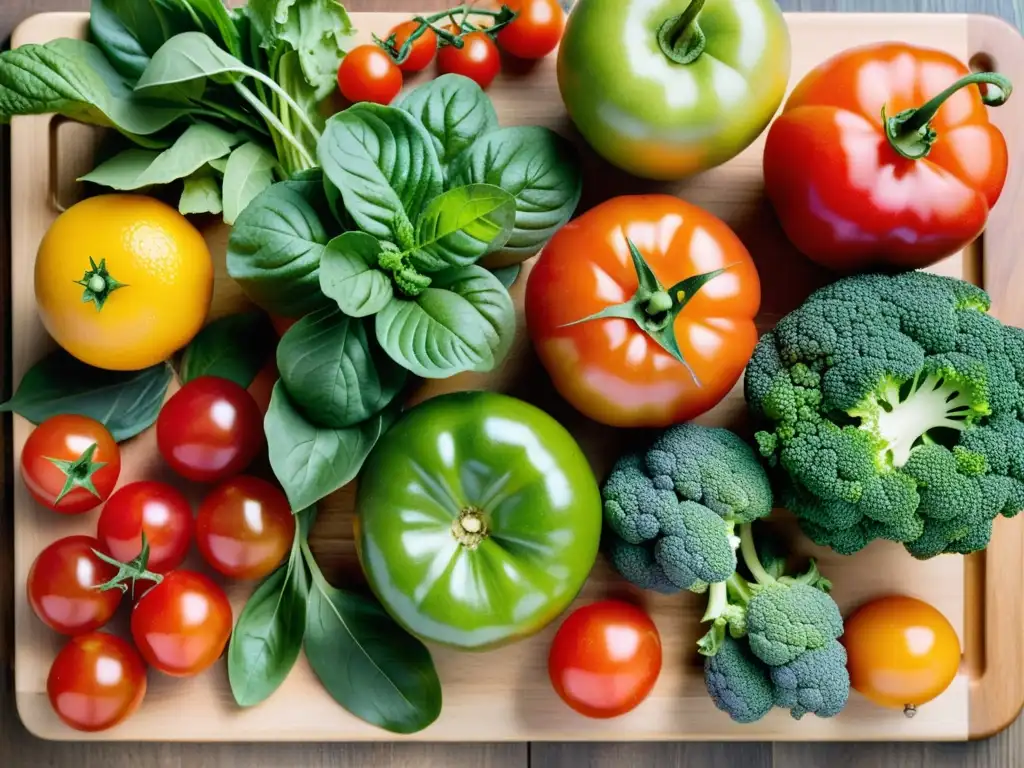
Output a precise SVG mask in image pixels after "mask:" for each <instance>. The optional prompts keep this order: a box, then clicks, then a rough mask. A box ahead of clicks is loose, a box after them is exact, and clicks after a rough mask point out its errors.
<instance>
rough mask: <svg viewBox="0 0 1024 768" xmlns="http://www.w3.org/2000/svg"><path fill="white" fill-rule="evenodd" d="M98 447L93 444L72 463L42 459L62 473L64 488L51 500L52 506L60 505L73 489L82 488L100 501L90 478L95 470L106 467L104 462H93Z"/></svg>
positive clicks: (63, 460) (47, 458) (65, 460)
mask: <svg viewBox="0 0 1024 768" xmlns="http://www.w3.org/2000/svg"><path fill="white" fill-rule="evenodd" d="M98 447H99V444H98V443H93V444H92V445H90V446H89V447H88V448H86V449H85V450H84V451H82V455H81V456H79V457H78V458H77V459H75V460H74V461H68V460H67V459H53V458H50V457H49V456H46V457H44V458H45V459H46V460H47V461H48V462H50V463H51V464H53V465H54V466H55V467H57V469H59V470H60V471H61V472H63V473H64V477H65V480H64V487H63V488H61V489H60V493H58V494H57V497H56V498H55V499H54V500H53V503H54V504H60V502H61V500H62V499H63V498H64V497H65V496H67V495H68V494H69V493H71V491H72V490H74V489H75V488H84V489H85V490H87V491H88V492H89V493H91V494H92V495H93V496H95V497H96V498H97V499H101V498H102V496H100V492H99V491H98V490H96V486H95V485H94V484H93V481H92V476H93V475H94V474H95V473H96V470H98V469H102V468H103V467H105V466H107V462H105V461H93V460H92V457H93V455H94V454H95V453H96V449H97V448H98Z"/></svg>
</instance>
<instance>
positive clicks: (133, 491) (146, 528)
mask: <svg viewBox="0 0 1024 768" xmlns="http://www.w3.org/2000/svg"><path fill="white" fill-rule="evenodd" d="M192 529H193V520H192V507H191V506H189V503H188V499H186V498H185V495H184V494H183V493H182V492H181V491H179V490H178V489H177V488H175V487H174V486H172V485H168V484H167V483H158V482H155V481H152V480H144V481H141V482H137V483H130V484H128V485H126V486H124V487H123V488H120V489H119V490H118V491H117V493H115V494H114V495H113V496H111V497H110V499H109V500H108V501H107V503H106V505H105V506H104V507H103V511H102V512H101V513H100V519H99V523H98V524H97V531H96V536H97V538H99V540H100V542H101V543H102V544H103V548H104V549H105V550H106V551H107V552H109V553H110V555H111V557H113V558H114V559H115V560H121V561H122V562H128V561H129V560H133V559H134V558H136V557H138V555H139V553H140V552H141V551H142V534H143V532H145V534H146V543H148V544H149V560H148V565H147V567H148V568H149V570H151V571H154V572H155V573H166V572H167V571H173V570H174V569H175V568H177V567H178V566H179V565H181V563H182V562H183V561H184V560H185V556H186V555H187V554H188V546H189V544H190V543H191V541H192Z"/></svg>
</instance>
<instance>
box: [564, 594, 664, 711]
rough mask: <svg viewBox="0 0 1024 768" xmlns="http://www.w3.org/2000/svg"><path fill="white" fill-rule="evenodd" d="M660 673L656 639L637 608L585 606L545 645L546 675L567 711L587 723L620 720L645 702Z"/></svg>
mask: <svg viewBox="0 0 1024 768" xmlns="http://www.w3.org/2000/svg"><path fill="white" fill-rule="evenodd" d="M660 673H661V637H660V635H659V634H658V629H657V627H655V626H654V622H653V621H651V617H650V616H648V615H647V614H646V613H644V611H642V610H641V609H640V608H637V607H636V606H635V605H631V604H629V603H625V602H622V601H619V600H605V601H602V602H598V603H591V604H590V605H586V606H583V607H582V608H579V609H577V610H576V611H574V612H573V613H572V614H570V616H569V618H567V619H566V620H565V622H564V623H563V624H562V626H561V627H559V628H558V632H557V633H556V634H555V639H554V641H553V642H552V644H551V652H550V654H549V656H548V674H549V676H550V678H551V684H552V685H553V686H554V688H555V692H556V693H557V694H558V695H559V696H560V697H561V698H562V700H563V701H564V702H565V703H566V704H568V705H569V706H570V707H571V708H572V709H574V710H576V711H577V712H579V713H580V714H582V715H585V716H587V717H592V718H602V719H603V718H611V717H618V716H619V715H623V714H625V713H627V712H629V711H631V710H633V709H635V708H636V707H637V706H639V704H640V703H641V702H642V701H643V700H644V699H646V698H647V696H648V694H650V692H651V689H652V688H654V684H655V683H656V682H657V680H658V675H659V674H660Z"/></svg>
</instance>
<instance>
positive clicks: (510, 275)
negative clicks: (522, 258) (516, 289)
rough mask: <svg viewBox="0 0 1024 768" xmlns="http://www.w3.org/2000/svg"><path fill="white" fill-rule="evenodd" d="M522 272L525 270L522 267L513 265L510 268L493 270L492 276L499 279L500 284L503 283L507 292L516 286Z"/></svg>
mask: <svg viewBox="0 0 1024 768" xmlns="http://www.w3.org/2000/svg"><path fill="white" fill-rule="evenodd" d="M522 271H523V268H522V267H521V266H519V265H518V264H513V265H512V266H509V267H501V268H500V269H492V270H491V274H493V275H494V276H495V277H496V278H498V280H499V282H501V284H502V285H504V286H505V288H506V289H507V290H511V288H512V286H513V285H515V282H516V280H517V279H518V278H519V273H520V272H522Z"/></svg>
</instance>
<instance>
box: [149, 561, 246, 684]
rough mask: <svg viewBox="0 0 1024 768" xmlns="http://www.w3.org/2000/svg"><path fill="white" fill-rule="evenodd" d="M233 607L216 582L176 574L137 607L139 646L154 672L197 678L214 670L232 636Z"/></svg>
mask: <svg viewBox="0 0 1024 768" xmlns="http://www.w3.org/2000/svg"><path fill="white" fill-rule="evenodd" d="M231 623H232V617H231V603H229V602H228V598H227V596H226V595H225V594H224V590H223V589H221V588H220V587H219V586H218V585H217V584H216V583H215V582H214V581H213V580H212V579H210V578H209V577H208V576H204V575H203V574H201V573H196V572H195V571H171V572H170V573H168V574H167V575H166V576H164V578H163V581H161V582H160V583H159V584H157V585H156V586H154V587H153V588H152V589H150V590H149V591H148V592H146V593H145V594H144V595H142V597H141V598H139V601H138V602H137V603H136V604H135V609H134V610H133V611H132V619H131V629H132V637H133V638H134V640H135V647H136V648H138V649H139V653H141V654H142V658H143V659H145V660H146V663H147V664H149V666H151V667H153V668H154V669H158V670H160V671H161V672H163V673H164V674H166V675H170V676H172V677H192V676H194V675H198V674H199V673H200V672H202V671H203V670H205V669H207V668H208V667H210V666H211V665H212V664H213V663H214V662H215V661H217V659H218V658H220V655H221V653H222V652H223V651H224V646H226V645H227V642H228V638H229V637H230V636H231Z"/></svg>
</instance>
